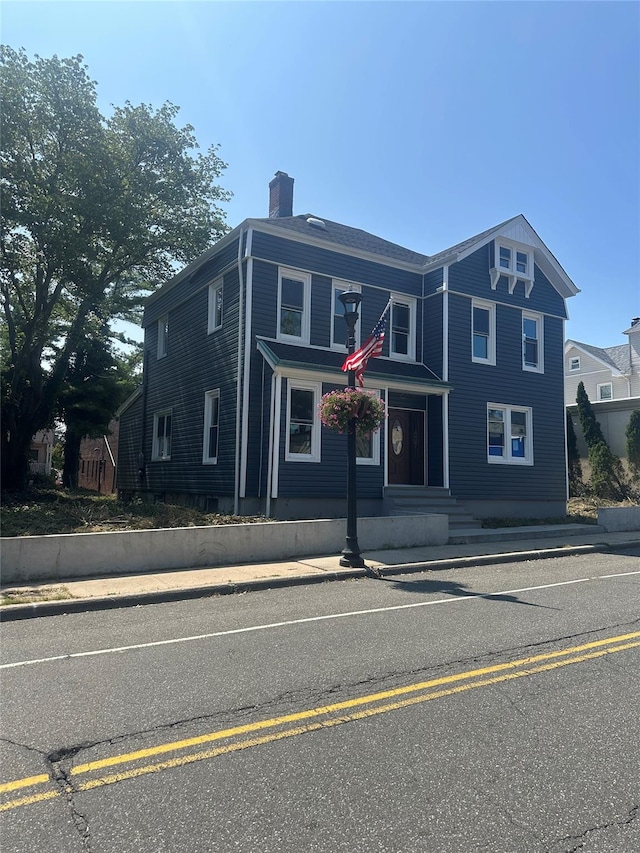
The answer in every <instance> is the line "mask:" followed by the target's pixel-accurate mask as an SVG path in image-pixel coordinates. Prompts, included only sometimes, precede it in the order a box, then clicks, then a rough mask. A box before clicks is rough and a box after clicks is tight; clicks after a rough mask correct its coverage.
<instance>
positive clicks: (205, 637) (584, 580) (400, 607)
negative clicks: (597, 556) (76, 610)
mask: <svg viewBox="0 0 640 853" xmlns="http://www.w3.org/2000/svg"><path fill="white" fill-rule="evenodd" d="M637 574H640V572H621V573H620V574H616V575H596V576H595V577H592V578H577V579H576V580H571V581H559V582H557V583H547V584H542V585H541V586H525V587H521V588H519V589H505V590H500V591H498V592H473V593H468V594H462V595H455V596H452V597H451V598H438V599H436V600H435V601H416V602H413V603H412V604H395V605H393V606H390V607H373V608H370V609H369V610H350V611H348V612H347V613H328V614H325V615H324V616H308V617H306V618H304V619H290V620H288V621H286V622H271V623H268V624H266V625H250V626H248V627H247V628H232V629H231V630H229V631H214V632H212V633H210V634H196V635H194V636H191V637H175V638H174V639H171V640H156V641H155V642H152V643H137V644H136V645H132V646H116V647H114V648H109V649H95V650H94V651H89V652H72V653H70V654H66V655H55V656H54V657H49V658H34V659H32V660H22V661H16V662H15V663H4V664H2V665H0V670H2V669H16V668H17V667H23V666H33V665H34V664H42V663H53V662H55V661H60V660H71V659H72V658H88V657H96V656H97V655H112V654H121V653H122V652H131V651H135V650H137V649H153V648H156V647H157V646H172V645H176V644H178V643H192V642H195V641H197V640H211V639H214V638H215V637H228V636H231V635H232V634H249V633H252V632H254V631H268V630H270V629H272V628H286V627H288V626H291V625H304V624H305V623H307V622H323V621H327V620H330V619H346V618H348V617H350V616H368V615H369V614H373V613H390V612H393V611H394V610H411V609H414V608H416V607H431V606H433V605H435V604H453V603H455V602H458V601H471V600H473V599H477V598H488V597H497V596H500V595H513V594H514V593H516V592H534V591H535V590H539V589H551V588H553V587H558V586H570V585H573V584H578V583H587V582H588V581H594V580H602V579H605V578H614V577H616V578H617V577H625V576H626V575H637Z"/></svg>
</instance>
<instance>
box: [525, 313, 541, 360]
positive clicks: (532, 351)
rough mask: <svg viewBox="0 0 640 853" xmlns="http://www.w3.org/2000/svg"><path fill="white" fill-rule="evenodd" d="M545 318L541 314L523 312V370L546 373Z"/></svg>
mask: <svg viewBox="0 0 640 853" xmlns="http://www.w3.org/2000/svg"><path fill="white" fill-rule="evenodd" d="M543 329H544V318H543V317H542V315H540V314H531V313H530V312H528V311H523V312H522V369H523V370H531V371H534V372H535V373H543V372H544V360H543V352H544V341H543Z"/></svg>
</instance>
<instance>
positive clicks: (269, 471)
mask: <svg viewBox="0 0 640 853" xmlns="http://www.w3.org/2000/svg"><path fill="white" fill-rule="evenodd" d="M277 384H278V383H277V382H276V375H275V373H273V372H272V373H271V408H270V411H271V417H270V418H269V456H268V459H267V493H266V505H265V513H264V514H265V515H266V517H267V518H271V484H272V482H273V454H274V444H275V431H276V425H275V424H276V386H277Z"/></svg>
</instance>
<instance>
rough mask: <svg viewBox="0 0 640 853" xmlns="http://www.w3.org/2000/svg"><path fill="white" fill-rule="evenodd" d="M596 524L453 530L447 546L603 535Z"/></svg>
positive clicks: (600, 528)
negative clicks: (594, 534)
mask: <svg viewBox="0 0 640 853" xmlns="http://www.w3.org/2000/svg"><path fill="white" fill-rule="evenodd" d="M604 532H605V528H604V527H601V526H600V525H598V524H535V525H534V524H532V525H522V526H521V527H496V528H482V529H481V530H477V529H476V528H467V529H461V528H458V529H456V530H453V531H451V532H450V534H449V545H471V544H477V543H482V542H506V541H508V540H522V539H527V540H529V539H530V540H532V541H533V540H535V539H548V538H554V539H555V538H557V539H570V538H571V537H572V536H580V535H582V534H593V533H604Z"/></svg>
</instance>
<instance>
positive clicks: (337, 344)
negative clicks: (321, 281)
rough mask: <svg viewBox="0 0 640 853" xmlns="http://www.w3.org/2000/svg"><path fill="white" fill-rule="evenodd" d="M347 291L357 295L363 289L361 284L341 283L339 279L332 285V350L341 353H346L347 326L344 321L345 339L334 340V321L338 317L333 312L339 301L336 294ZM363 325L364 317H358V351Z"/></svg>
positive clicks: (356, 331) (356, 329)
mask: <svg viewBox="0 0 640 853" xmlns="http://www.w3.org/2000/svg"><path fill="white" fill-rule="evenodd" d="M346 290H355V291H356V293H360V292H361V287H360V285H359V284H350V282H348V281H339V280H337V279H334V280H333V282H332V284H331V311H330V314H331V329H330V332H329V334H330V338H331V344H330V345H331V349H335V350H340V352H346V346H345V343H346V340H347V324H346V321H343V324H344V337H343V338H342V339H341V340H339V341H336V340H334V337H333V319H334V317H336V316H337V315H336V314H334V313H333V311H334V308H335V304H336V299H337V296H336V293H337V292H338V291H340V292H341V293H344V292H345V291H346ZM361 324H362V317H358V322H357V323H356V328H355V336H356V349H358V347H359V346H360V326H361Z"/></svg>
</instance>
